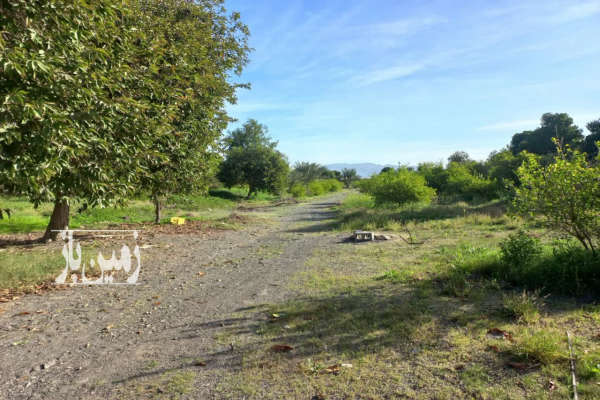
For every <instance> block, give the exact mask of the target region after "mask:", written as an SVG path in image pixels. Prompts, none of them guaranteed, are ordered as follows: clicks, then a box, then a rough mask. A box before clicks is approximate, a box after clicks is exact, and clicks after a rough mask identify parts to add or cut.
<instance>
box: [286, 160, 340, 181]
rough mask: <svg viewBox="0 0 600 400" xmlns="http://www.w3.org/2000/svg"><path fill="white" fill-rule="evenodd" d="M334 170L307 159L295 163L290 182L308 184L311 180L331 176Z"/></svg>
mask: <svg viewBox="0 0 600 400" xmlns="http://www.w3.org/2000/svg"><path fill="white" fill-rule="evenodd" d="M331 173H332V171H329V170H328V169H327V168H326V167H324V166H322V165H319V164H317V163H311V162H306V161H301V162H297V163H296V164H294V169H293V170H292V172H290V184H292V185H294V184H296V183H302V184H304V185H308V183H309V182H311V181H314V180H317V179H323V178H329V177H330V176H331Z"/></svg>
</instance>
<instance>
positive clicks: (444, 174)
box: [417, 162, 448, 194]
mask: <svg viewBox="0 0 600 400" xmlns="http://www.w3.org/2000/svg"><path fill="white" fill-rule="evenodd" d="M417 171H418V172H419V173H420V174H421V175H423V177H424V178H425V181H426V182H427V186H429V187H431V188H434V189H435V190H436V191H437V193H438V194H439V193H441V192H442V190H443V189H444V188H445V187H446V185H447V183H448V171H447V170H446V169H444V165H443V164H442V163H441V162H440V163H432V162H426V163H421V164H419V166H418V167H417Z"/></svg>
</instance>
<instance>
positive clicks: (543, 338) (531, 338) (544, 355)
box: [511, 329, 568, 365]
mask: <svg viewBox="0 0 600 400" xmlns="http://www.w3.org/2000/svg"><path fill="white" fill-rule="evenodd" d="M564 342H565V339H564V338H563V335H560V334H557V332H550V331H546V330H540V331H532V330H529V329H527V330H525V331H523V332H521V334H519V335H517V336H516V338H515V344H514V346H513V347H512V349H511V353H512V354H513V355H515V356H516V357H517V358H519V359H521V360H524V361H529V362H534V363H536V362H539V363H542V364H544V365H550V364H553V363H557V362H561V361H564V360H567V359H568V357H567V350H566V345H565V343H564Z"/></svg>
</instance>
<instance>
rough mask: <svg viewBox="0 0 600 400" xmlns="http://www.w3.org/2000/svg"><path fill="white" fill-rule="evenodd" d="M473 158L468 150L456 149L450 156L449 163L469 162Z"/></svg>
mask: <svg viewBox="0 0 600 400" xmlns="http://www.w3.org/2000/svg"><path fill="white" fill-rule="evenodd" d="M471 161H473V160H471V157H470V156H469V153H467V152H466V151H455V152H454V153H452V154H451V155H450V157H448V162H449V163H453V162H455V163H468V162H471Z"/></svg>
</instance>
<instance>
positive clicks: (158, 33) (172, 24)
mask: <svg viewBox="0 0 600 400" xmlns="http://www.w3.org/2000/svg"><path fill="white" fill-rule="evenodd" d="M221 3H222V2H221V1H218V0H204V1H200V2H190V1H186V0H137V1H136V2H135V3H134V4H136V9H135V15H136V16H138V20H137V21H136V25H137V26H138V27H139V28H140V30H139V32H140V35H139V36H138V37H137V38H136V49H137V53H136V62H135V65H136V67H137V68H138V69H139V70H140V71H141V72H144V76H145V77H146V78H147V79H148V80H149V81H150V84H149V85H148V90H147V92H146V93H144V94H145V95H146V97H147V98H148V99H149V103H150V106H151V107H149V109H148V112H147V113H146V116H147V119H148V121H151V123H152V130H153V131H154V132H160V133H161V134H160V135H157V136H155V140H153V143H152V148H153V149H154V150H156V154H155V155H154V156H152V157H147V158H146V162H147V169H148V173H147V174H145V175H144V176H143V179H142V188H143V189H144V190H146V191H149V192H150V194H151V198H152V200H153V202H154V205H155V222H156V223H158V222H159V221H160V219H161V208H162V203H163V201H164V198H165V197H166V195H168V194H171V193H184V192H192V191H194V192H202V191H205V190H206V189H207V186H208V185H207V184H208V182H209V181H210V178H211V177H212V176H214V174H215V173H216V169H217V167H218V162H219V160H220V155H219V153H218V139H219V138H220V136H221V132H222V131H223V130H224V129H225V128H226V127H227V124H228V122H229V121H230V120H231V119H230V118H229V117H228V116H227V113H226V110H225V105H226V102H229V103H235V101H236V95H235V93H236V89H238V88H240V87H246V85H243V84H237V83H233V82H232V78H233V76H234V75H239V74H240V73H241V71H242V68H243V66H244V65H245V64H246V62H247V54H248V50H249V48H248V45H247V38H248V29H247V27H246V26H245V25H244V24H242V23H241V22H240V19H239V15H238V14H237V13H232V14H230V15H228V14H227V13H226V10H225V9H224V8H223V7H222V5H221ZM246 125H247V126H246V127H245V129H246V132H247V134H246V136H245V138H246V140H249V139H250V138H251V135H249V133H251V132H256V131H257V130H258V131H260V128H261V127H260V126H258V125H257V122H256V121H254V120H250V121H248V122H247V124H246ZM235 132H236V131H234V132H233V133H232V135H231V136H230V138H229V139H230V140H232V143H229V145H237V144H238V143H235V140H236V139H237V136H236V135H235ZM253 139H254V140H258V138H253Z"/></svg>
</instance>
